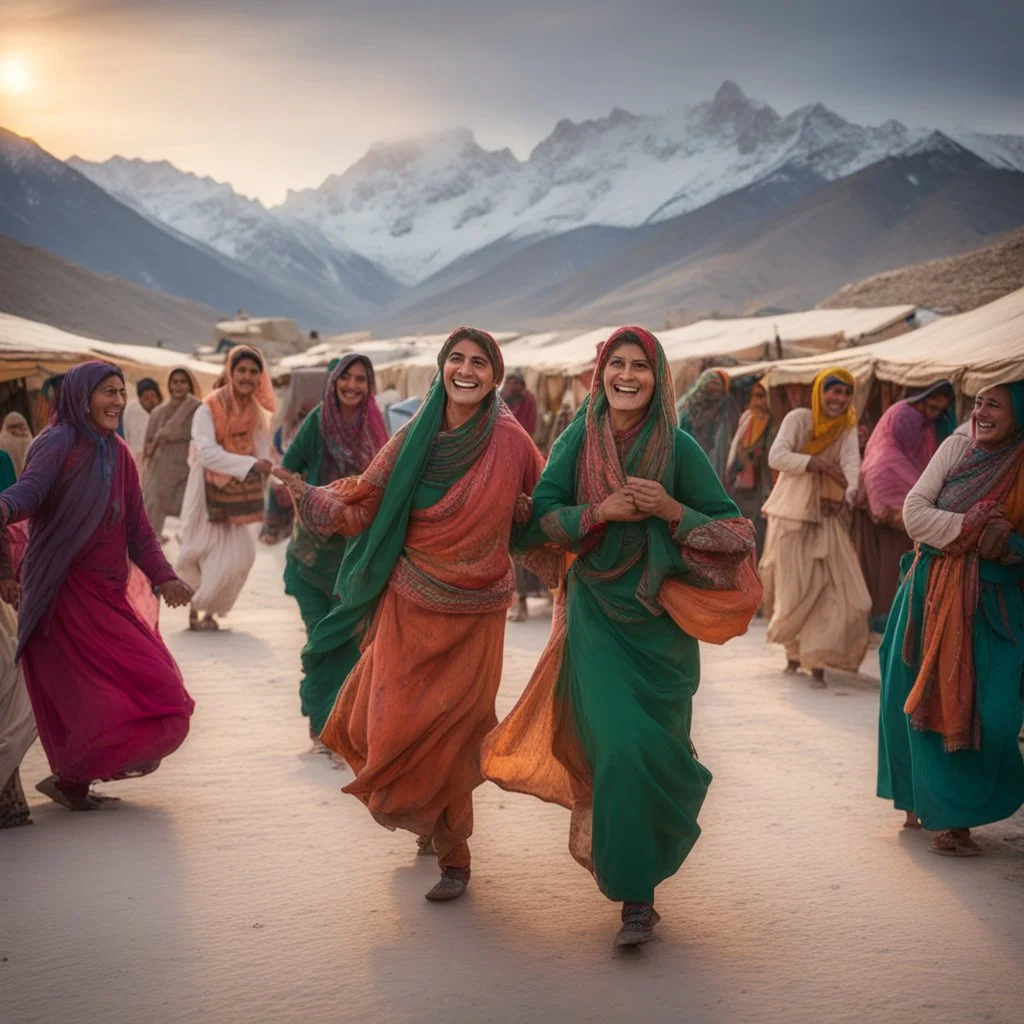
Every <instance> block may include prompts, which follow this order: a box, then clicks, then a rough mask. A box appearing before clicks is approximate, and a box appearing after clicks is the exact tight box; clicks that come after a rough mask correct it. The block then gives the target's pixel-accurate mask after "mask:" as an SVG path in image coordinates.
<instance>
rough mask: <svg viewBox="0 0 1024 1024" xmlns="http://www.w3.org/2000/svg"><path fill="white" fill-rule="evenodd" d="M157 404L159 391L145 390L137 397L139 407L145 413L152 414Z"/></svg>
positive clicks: (158, 402)
mask: <svg viewBox="0 0 1024 1024" xmlns="http://www.w3.org/2000/svg"><path fill="white" fill-rule="evenodd" d="M159 404H160V392H159V391H154V390H153V389H152V388H146V390H145V391H143V392H142V394H141V395H139V405H141V406H142V408H143V409H145V410H146V412H152V411H153V410H154V409H155V408H156V407H157V406H158V405H159Z"/></svg>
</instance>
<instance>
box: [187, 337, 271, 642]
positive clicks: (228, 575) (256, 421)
mask: <svg viewBox="0 0 1024 1024" xmlns="http://www.w3.org/2000/svg"><path fill="white" fill-rule="evenodd" d="M224 380H225V382H224V384H223V386H222V387H219V388H217V389H216V390H214V391H213V392H212V393H211V394H210V395H209V396H208V397H207V399H206V401H205V402H203V403H202V405H200V406H199V408H198V409H196V411H195V414H194V415H193V418H192V444H193V447H194V451H195V458H194V460H193V461H192V465H191V467H190V469H189V474H188V482H187V483H186V485H185V497H184V498H183V500H182V507H181V514H182V540H181V551H180V553H179V554H178V564H177V566H176V568H177V571H178V573H179V575H180V576H181V578H182V579H183V580H185V582H186V583H188V585H189V586H190V587H192V589H193V590H194V591H195V593H194V595H193V598H192V608H191V611H190V613H189V629H193V630H198V631H206V630H216V629H219V628H220V626H219V624H218V622H217V620H216V618H215V616H217V615H227V613H228V612H230V611H231V609H232V608H233V607H234V604H235V601H237V600H238V595H239V594H240V593H241V591H242V587H244V586H245V581H246V580H247V579H248V578H249V572H250V570H251V569H252V563H253V562H254V561H255V560H256V538H255V535H254V530H253V527H252V524H253V523H259V522H262V520H263V481H264V479H265V478H266V477H267V476H268V475H269V473H270V470H271V464H270V434H269V429H268V425H267V416H266V414H267V413H272V412H273V411H274V391H273V388H272V387H271V386H270V378H269V376H268V374H267V373H266V369H265V367H264V364H263V356H262V355H261V354H260V353H259V352H258V351H257V350H256V349H254V348H251V347H250V346H248V345H236V346H235V347H234V348H233V349H231V351H230V352H229V353H228V358H227V366H226V368H225V378H224ZM200 615H202V617H201V618H200Z"/></svg>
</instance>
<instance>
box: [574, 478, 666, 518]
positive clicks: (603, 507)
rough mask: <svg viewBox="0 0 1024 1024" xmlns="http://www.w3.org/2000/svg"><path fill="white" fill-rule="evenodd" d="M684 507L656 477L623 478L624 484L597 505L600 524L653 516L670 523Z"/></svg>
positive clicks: (596, 516)
mask: <svg viewBox="0 0 1024 1024" xmlns="http://www.w3.org/2000/svg"><path fill="white" fill-rule="evenodd" d="M682 515H683V506H682V505H681V504H680V503H679V502H678V501H676V500H675V498H673V497H672V496H671V495H670V494H669V493H668V492H667V491H666V490H665V488H664V487H662V485H661V484H660V483H659V482H658V481H657V480H645V479H643V478H642V477H638V476H628V477H626V484H625V486H624V487H620V488H619V489H618V490H617V491H613V492H612V493H611V494H609V495H608V497H607V498H605V499H604V501H602V502H601V504H600V505H598V506H597V509H596V511H595V515H594V518H595V519H596V520H597V521H598V522H599V523H639V522H641V521H642V520H644V519H650V518H651V517H652V516H654V517H656V518H658V519H664V520H665V521H666V522H668V523H671V522H674V521H675V520H676V519H680V518H682Z"/></svg>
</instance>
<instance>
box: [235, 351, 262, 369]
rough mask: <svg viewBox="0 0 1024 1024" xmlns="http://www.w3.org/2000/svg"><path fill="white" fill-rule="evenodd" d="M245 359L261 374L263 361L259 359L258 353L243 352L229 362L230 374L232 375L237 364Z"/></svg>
mask: <svg viewBox="0 0 1024 1024" xmlns="http://www.w3.org/2000/svg"><path fill="white" fill-rule="evenodd" d="M246 359H248V360H249V362H250V363H252V364H253V365H254V366H255V367H256V368H257V369H258V370H259V371H260V373H262V372H263V370H264V366H263V360H262V359H261V358H260V356H259V354H258V353H256V352H249V351H245V352H243V353H242V354H241V355H238V356H235V358H234V359H233V360H232V362H231V372H232V373H234V372H235V368H236V367H237V366H238V364H239V363H244V362H245V360H246Z"/></svg>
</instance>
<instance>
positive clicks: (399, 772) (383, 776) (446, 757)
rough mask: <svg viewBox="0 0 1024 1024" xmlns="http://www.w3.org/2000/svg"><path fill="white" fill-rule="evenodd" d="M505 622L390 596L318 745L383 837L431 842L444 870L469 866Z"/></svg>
mask: <svg viewBox="0 0 1024 1024" xmlns="http://www.w3.org/2000/svg"><path fill="white" fill-rule="evenodd" d="M505 615H506V612H505V610H504V609H501V610H499V611H496V612H487V613H484V614H480V615H451V614H442V613H440V612H434V611H429V610H428V609H426V608H421V607H420V606H419V605H416V604H413V603H412V602H411V601H410V600H408V599H407V598H405V597H403V596H401V595H399V594H397V593H395V591H393V590H392V589H391V588H390V587H389V588H388V589H387V590H386V591H385V593H384V596H383V598H382V599H381V602H380V605H379V606H378V608H377V612H376V615H375V617H374V621H373V625H372V627H371V629H370V633H369V634H368V636H367V638H366V641H365V643H364V646H363V653H362V656H361V657H360V659H359V661H358V662H357V664H356V667H355V668H354V669H353V670H352V673H351V674H350V675H349V677H348V679H346V680H345V682H344V685H343V686H342V688H341V693H340V695H339V696H338V701H337V703H336V704H335V706H334V710H333V711H332V712H331V715H330V718H329V719H328V721H327V724H326V726H325V727H324V730H323V733H322V734H321V737H320V738H321V739H322V740H323V742H324V743H325V744H326V745H327V746H328V747H330V748H331V749H332V750H334V751H335V752H336V753H338V754H340V755H341V756H342V757H344V758H345V760H346V761H348V763H349V764H350V765H351V766H352V769H353V771H354V772H355V773H356V778H355V780H354V781H353V782H351V783H349V785H347V786H346V787H345V788H344V792H346V793H351V794H352V795H353V796H356V797H358V798H359V799H360V800H362V801H363V803H365V804H366V806H367V807H368V808H369V810H370V813H371V814H372V815H373V817H374V818H375V819H376V820H377V821H378V822H379V823H380V824H381V825H384V826H385V827H386V828H390V829H395V828H403V829H407V830H408V831H410V832H414V833H416V834H417V835H420V836H433V840H434V848H435V850H436V851H437V855H438V863H439V864H440V865H441V867H442V868H446V867H452V868H468V867H469V863H470V855H469V846H468V843H467V840H468V839H469V837H470V835H472V832H473V790H474V789H475V788H476V787H477V786H479V785H480V784H481V783H482V782H483V781H484V778H483V775H482V773H481V771H480V745H481V743H482V742H483V739H484V737H485V736H486V735H487V734H488V732H490V731H491V729H493V728H494V726H495V725H496V724H497V718H496V717H495V714H494V700H495V697H496V695H497V692H498V684H499V683H500V681H501V665H502V646H503V643H504V637H505Z"/></svg>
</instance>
